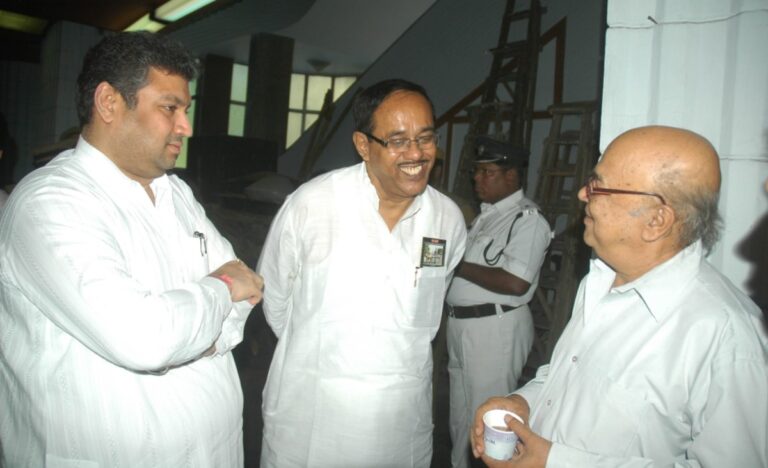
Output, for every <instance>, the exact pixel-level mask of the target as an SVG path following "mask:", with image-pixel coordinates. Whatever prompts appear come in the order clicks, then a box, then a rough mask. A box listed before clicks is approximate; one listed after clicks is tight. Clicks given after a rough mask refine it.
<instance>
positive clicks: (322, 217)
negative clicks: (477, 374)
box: [258, 164, 466, 468]
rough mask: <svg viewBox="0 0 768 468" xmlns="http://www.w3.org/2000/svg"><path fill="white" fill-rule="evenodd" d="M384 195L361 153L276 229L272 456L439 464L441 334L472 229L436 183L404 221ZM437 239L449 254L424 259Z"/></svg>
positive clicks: (271, 278) (268, 401) (266, 457)
mask: <svg viewBox="0 0 768 468" xmlns="http://www.w3.org/2000/svg"><path fill="white" fill-rule="evenodd" d="M378 203H379V200H378V197H377V195H376V191H375V189H374V187H373V185H371V182H370V179H369V178H368V175H367V173H366V171H365V165H364V164H359V165H356V166H352V167H349V168H345V169H340V170H337V171H333V172H331V173H328V174H325V175H322V176H320V177H318V178H316V179H314V180H312V181H310V182H308V183H306V184H304V185H303V186H302V187H300V188H299V189H298V190H297V191H296V192H295V193H294V194H292V195H291V196H290V197H289V198H288V199H287V200H286V202H285V204H284V205H283V207H282V208H281V210H280V212H279V213H278V215H277V217H276V218H275V220H274V223H273V225H272V228H271V229H270V233H269V235H268V237H267V240H266V243H265V245H264V249H263V252H262V258H261V260H260V262H259V268H258V270H259V272H260V273H261V274H262V275H263V276H264V281H265V290H264V294H265V295H264V312H265V316H266V319H267V321H268V322H269V324H270V325H271V327H272V329H273V330H274V331H275V334H276V335H277V336H278V337H279V341H278V345H277V349H276V351H275V354H274V358H273V360H272V365H271V367H270V370H269V376H268V378H267V384H266V387H265V389H264V403H263V414H264V442H263V444H262V467H263V468H266V467H278V468H289V467H334V468H339V467H355V468H363V467H393V468H394V467H396V468H407V467H427V466H429V463H430V459H431V453H432V414H431V410H432V407H431V397H432V395H431V377H432V357H431V351H430V341H431V340H432V338H433V337H434V335H435V333H436V331H437V328H438V326H439V324H440V318H441V313H442V302H443V297H444V295H445V291H446V287H447V285H448V282H449V280H450V275H451V271H452V270H453V269H454V267H455V266H456V264H457V263H458V262H459V260H460V259H461V256H462V254H463V252H464V244H465V240H466V229H465V227H464V220H463V217H462V215H461V212H460V211H459V209H458V207H457V206H456V205H455V204H454V203H453V202H452V201H450V200H449V199H448V198H447V197H445V196H444V195H442V194H440V193H439V192H437V191H436V190H434V189H433V188H431V187H427V189H426V191H425V192H424V193H423V194H422V195H420V196H418V197H416V199H415V200H414V201H413V203H412V204H411V206H410V207H409V209H408V210H407V212H406V213H405V215H404V216H403V218H402V219H401V220H400V221H399V222H398V224H397V225H396V226H395V227H394V229H393V230H392V231H391V232H390V231H389V229H388V228H387V226H386V224H385V222H384V220H383V219H382V217H381V216H380V214H379V212H378ZM425 237H426V238H434V239H442V240H444V241H445V242H446V244H445V253H444V262H443V266H440V267H435V266H432V267H428V266H424V267H421V268H417V267H419V266H420V265H421V258H422V244H423V239H424V238H425Z"/></svg>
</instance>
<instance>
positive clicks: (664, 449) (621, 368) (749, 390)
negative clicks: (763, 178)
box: [472, 126, 768, 467]
mask: <svg viewBox="0 0 768 468" xmlns="http://www.w3.org/2000/svg"><path fill="white" fill-rule="evenodd" d="M719 191H720V168H719V159H718V155H717V153H716V152H715V149H714V148H713V147H712V145H711V144H710V143H709V142H708V141H707V140H706V139H704V138H703V137H701V136H700V135H698V134H696V133H693V132H690V131H687V130H682V129H678V128H671V127H660V126H654V127H643V128H637V129H634V130H630V131H627V132H626V133H624V134H622V135H620V136H619V137H618V138H616V139H615V140H614V141H613V143H611V144H610V145H609V146H608V148H607V149H606V151H605V154H604V155H603V157H602V159H601V160H600V162H599V163H598V164H597V166H596V167H595V170H594V174H593V176H592V177H591V178H590V180H589V182H588V183H587V184H586V185H585V186H584V187H583V188H582V189H581V191H580V192H579V198H580V199H581V200H582V201H584V202H585V203H586V207H585V218H584V224H585V231H584V241H585V242H586V243H587V244H588V245H589V246H591V247H592V248H593V249H594V252H595V254H596V255H597V257H598V258H597V259H595V260H593V261H592V265H591V269H590V272H589V274H588V275H587V276H586V277H585V278H584V280H583V281H582V283H581V286H580V288H579V292H578V295H577V297H576V301H575V304H574V308H573V315H572V318H571V320H570V323H569V324H568V326H567V328H566V329H565V331H564V332H563V334H562V336H561V337H560V340H559V341H558V343H557V346H556V347H555V350H554V353H553V356H552V359H551V361H550V363H549V364H547V365H544V366H542V367H541V368H540V369H539V371H538V373H537V375H536V378H535V379H534V380H532V381H531V382H529V383H528V384H527V385H525V386H524V387H522V388H521V389H518V390H517V391H516V392H514V393H513V394H512V395H509V396H506V397H497V398H492V399H490V400H488V401H487V402H486V403H484V404H483V405H482V406H480V408H479V409H478V410H477V412H476V413H475V421H474V427H473V431H472V439H473V442H472V443H473V450H474V452H475V455H476V456H482V457H483V460H484V461H485V462H486V463H487V464H488V465H489V466H491V467H517V466H525V467H543V466H548V467H559V466H585V467H586V466H589V467H593V466H611V467H613V466H632V467H635V466H637V467H640V466H643V467H645V466H690V467H698V466H718V467H719V466H734V467H735V466H739V467H741V466H744V467H746V466H750V467H752V466H754V467H757V466H768V448H766V441H767V440H768V399H766V395H768V364H767V363H766V355H767V354H766V353H768V336H766V329H765V326H764V325H765V324H764V323H761V322H762V321H763V317H762V314H761V312H760V310H759V309H758V307H757V306H755V304H754V303H753V302H752V301H750V300H749V299H748V298H747V297H746V295H744V294H743V293H742V292H741V291H739V290H738V289H737V288H736V287H735V286H734V285H733V284H732V283H731V282H730V281H729V280H728V279H727V278H725V277H724V276H723V275H722V274H720V273H719V272H718V271H716V270H715V269H714V268H713V267H712V265H710V264H709V263H708V262H707V260H706V259H705V257H706V254H707V253H708V252H709V251H710V249H711V248H712V246H713V245H714V243H715V242H716V241H717V238H718V228H719V217H718V214H717V204H718V194H719ZM491 408H502V409H507V410H510V411H513V412H515V413H517V414H518V415H520V416H521V417H522V419H523V421H525V424H521V423H519V422H517V421H516V420H514V419H511V418H509V417H508V419H511V420H509V422H508V428H509V429H510V430H512V431H514V432H516V433H517V435H518V436H519V437H520V443H519V444H518V446H517V448H518V452H517V453H516V454H515V455H514V456H513V458H512V460H509V461H496V460H493V459H491V458H489V457H488V455H487V454H485V453H484V449H485V444H484V442H483V427H482V416H483V414H484V413H485V412H486V411H487V410H489V409H491Z"/></svg>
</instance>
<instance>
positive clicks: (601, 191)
mask: <svg viewBox="0 0 768 468" xmlns="http://www.w3.org/2000/svg"><path fill="white" fill-rule="evenodd" d="M595 184H597V179H596V178H595V176H591V177H590V178H589V179H587V183H586V184H584V187H585V189H586V191H587V201H589V199H590V198H592V195H647V196H649V197H656V198H658V199H659V200H660V201H661V204H662V205H666V204H667V201H666V200H664V197H662V196H661V195H659V194H658V193H653V192H638V191H635V190H621V189H611V188H605V187H598V186H596V185H595Z"/></svg>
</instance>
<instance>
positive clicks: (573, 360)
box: [571, 356, 579, 362]
mask: <svg viewBox="0 0 768 468" xmlns="http://www.w3.org/2000/svg"><path fill="white" fill-rule="evenodd" d="M578 360H579V358H578V357H577V356H573V357H571V362H576V361H578Z"/></svg>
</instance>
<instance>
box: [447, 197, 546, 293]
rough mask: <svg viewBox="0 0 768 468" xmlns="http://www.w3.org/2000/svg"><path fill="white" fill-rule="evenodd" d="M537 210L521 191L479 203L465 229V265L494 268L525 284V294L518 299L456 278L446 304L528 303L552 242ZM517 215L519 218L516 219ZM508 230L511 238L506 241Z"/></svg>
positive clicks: (537, 282)
mask: <svg viewBox="0 0 768 468" xmlns="http://www.w3.org/2000/svg"><path fill="white" fill-rule="evenodd" d="M537 210H538V206H536V204H535V203H534V202H533V201H531V200H529V199H527V198H525V196H524V195H523V190H522V189H520V190H518V191H516V192H515V193H513V194H511V195H509V196H507V197H505V198H503V199H502V200H499V201H498V202H496V203H493V204H490V203H482V204H481V205H480V214H479V215H478V217H477V218H475V220H474V222H473V223H472V227H471V228H470V230H469V235H468V237H467V251H466V253H465V254H464V261H465V262H468V263H475V264H477V265H482V266H491V267H498V268H501V269H503V270H504V271H506V272H508V273H511V274H513V275H515V276H517V277H518V278H520V279H522V280H525V281H527V282H529V283H530V284H531V286H530V287H529V288H528V291H526V292H525V294H523V295H521V296H514V295H509V294H499V293H495V292H493V291H489V290H488V289H485V288H483V287H482V286H479V285H477V284H475V283H473V282H471V281H468V280H466V279H464V278H458V277H457V278H454V280H453V283H452V284H451V289H450V290H449V291H448V296H447V298H446V302H447V303H448V304H451V305H455V306H470V305H477V304H486V303H488V304H503V305H509V306H514V307H516V306H521V305H524V304H527V303H528V302H530V300H531V298H532V297H533V294H534V292H535V291H536V288H537V286H538V284H539V270H540V269H541V264H542V263H543V262H544V255H545V253H546V251H547V247H548V246H549V241H550V240H551V239H552V231H551V230H550V228H549V224H548V223H547V221H546V220H545V219H544V217H542V216H541V215H540V214H539V213H538V212H537ZM520 213H522V215H521V216H520V217H519V218H517V216H518V215H520ZM516 218H517V220H516V221H515V219H516ZM513 222H514V227H513V226H512V223H513ZM510 227H512V231H511V235H512V236H511V237H509V239H510V241H509V242H507V238H508V236H509V235H510ZM489 246H490V247H489ZM486 249H487V250H486Z"/></svg>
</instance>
